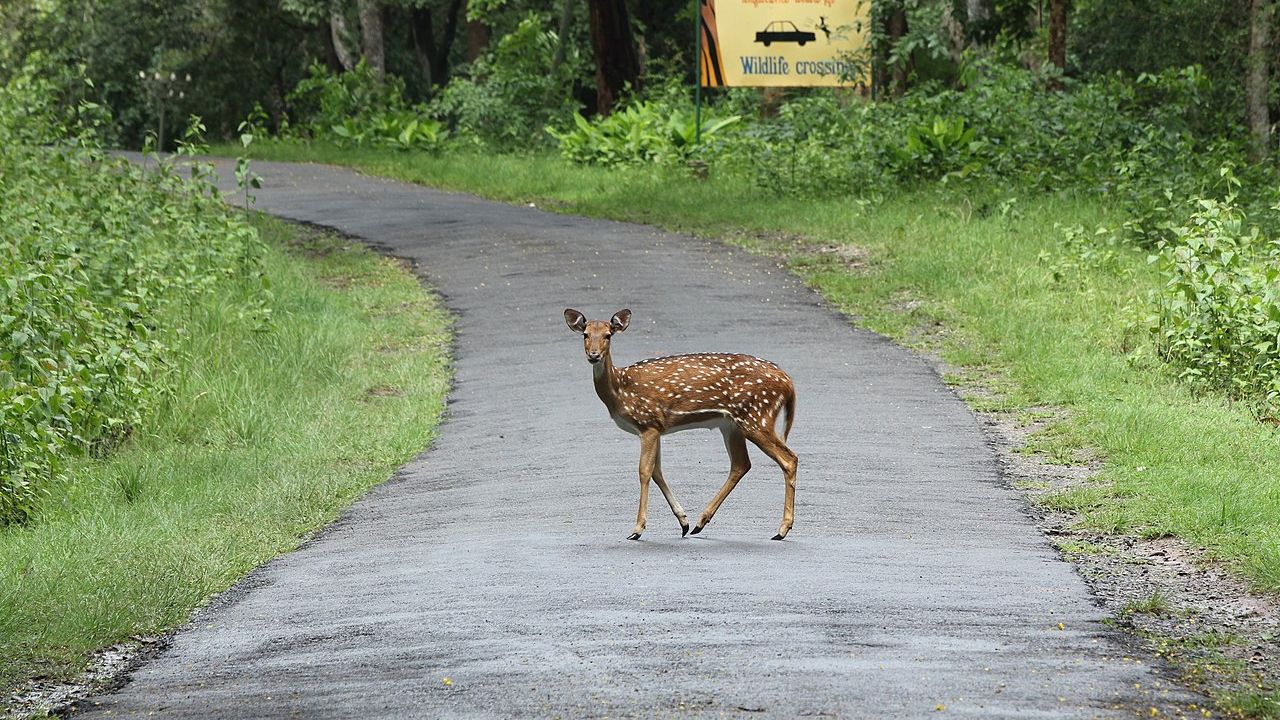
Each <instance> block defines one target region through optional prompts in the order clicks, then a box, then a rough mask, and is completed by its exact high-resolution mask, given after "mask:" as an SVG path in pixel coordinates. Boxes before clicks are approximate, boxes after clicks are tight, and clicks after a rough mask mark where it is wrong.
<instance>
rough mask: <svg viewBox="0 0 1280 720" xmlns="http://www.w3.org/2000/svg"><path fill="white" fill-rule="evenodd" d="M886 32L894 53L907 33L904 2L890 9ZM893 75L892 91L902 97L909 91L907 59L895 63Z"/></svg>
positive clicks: (890, 49) (895, 95)
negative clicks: (894, 49)
mask: <svg viewBox="0 0 1280 720" xmlns="http://www.w3.org/2000/svg"><path fill="white" fill-rule="evenodd" d="M885 24H886V26H885V32H886V34H887V35H888V36H889V52H890V54H892V52H893V48H894V47H895V46H896V45H897V44H898V41H899V40H901V39H902V38H903V37H905V36H906V34H907V9H906V8H905V7H903V5H902V3H900V2H899V3H895V4H894V7H893V9H892V10H890V11H889V17H888V18H887V19H886V20H885ZM890 72H891V74H892V76H893V86H892V88H891V92H892V93H893V96H894V97H902V95H903V93H905V92H906V91H907V60H906V59H905V58H903V59H902V61H901V62H897V63H894V65H893V67H892V68H891V70H890Z"/></svg>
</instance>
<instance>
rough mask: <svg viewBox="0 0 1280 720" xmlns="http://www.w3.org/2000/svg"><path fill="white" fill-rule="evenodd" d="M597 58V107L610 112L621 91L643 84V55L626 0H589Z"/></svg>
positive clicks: (602, 113) (592, 44)
mask: <svg viewBox="0 0 1280 720" xmlns="http://www.w3.org/2000/svg"><path fill="white" fill-rule="evenodd" d="M587 11H588V14H589V15H590V21H591V48H592V50H593V52H594V54H595V59H596V110H597V111H598V112H599V113H600V114H601V115H608V114H609V113H610V112H612V111H613V106H614V105H615V104H617V102H618V97H619V96H620V95H621V93H622V91H623V90H624V89H625V88H626V87H627V86H628V85H630V86H631V88H632V89H639V87H640V55H639V54H638V53H637V52H636V40H635V36H634V35H633V34H632V33H631V17H630V15H628V14H627V2H626V0H587Z"/></svg>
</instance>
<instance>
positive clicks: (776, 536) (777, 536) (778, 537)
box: [769, 533, 786, 540]
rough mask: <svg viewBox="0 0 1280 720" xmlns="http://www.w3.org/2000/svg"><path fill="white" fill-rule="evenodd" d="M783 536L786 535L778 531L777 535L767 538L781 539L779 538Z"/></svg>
mask: <svg viewBox="0 0 1280 720" xmlns="http://www.w3.org/2000/svg"><path fill="white" fill-rule="evenodd" d="M784 537H786V536H785V535H783V534H782V533H778V534H777V535H774V536H773V537H771V538H769V539H770V540H781V539H783V538H784Z"/></svg>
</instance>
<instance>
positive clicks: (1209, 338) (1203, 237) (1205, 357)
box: [1148, 196, 1280, 419]
mask: <svg viewBox="0 0 1280 720" xmlns="http://www.w3.org/2000/svg"><path fill="white" fill-rule="evenodd" d="M1233 199H1234V198H1233V196H1228V198H1227V200H1225V201H1219V200H1214V199H1198V200H1197V201H1196V210H1195V211H1194V212H1192V213H1191V216H1190V218H1189V219H1188V221H1187V222H1186V224H1184V225H1181V226H1179V227H1177V228H1175V229H1174V230H1173V232H1172V238H1171V239H1170V240H1162V241H1161V242H1160V246H1159V252H1158V253H1157V254H1156V255H1154V256H1153V257H1152V261H1153V262H1156V263H1158V264H1159V266H1160V268H1161V270H1162V271H1163V272H1164V274H1165V278H1166V280H1165V284H1164V286H1163V287H1162V288H1160V289H1159V290H1157V291H1155V292H1154V293H1153V294H1152V296H1151V300H1152V303H1153V306H1154V312H1153V313H1152V315H1151V316H1150V318H1149V319H1148V322H1149V327H1150V330H1151V333H1152V338H1153V340H1154V343H1155V348H1156V352H1157V354H1158V355H1159V356H1160V358H1161V359H1163V360H1165V361H1166V362H1169V363H1171V364H1173V365H1174V366H1175V367H1177V368H1178V369H1179V370H1178V374H1179V376H1180V377H1181V378H1182V379H1184V380H1187V381H1189V382H1190V383H1192V384H1193V385H1195V386H1196V387H1200V388H1204V389H1209V390H1215V391H1219V392H1223V393H1225V394H1226V395H1227V396H1229V397H1232V398H1236V399H1240V400H1244V401H1246V402H1249V403H1250V404H1251V405H1253V406H1254V407H1255V409H1256V412H1257V413H1258V414H1259V415H1260V416H1262V417H1269V418H1272V419H1275V418H1280V241H1276V240H1266V239H1264V238H1263V237H1262V236H1261V234H1260V233H1259V231H1258V229H1257V227H1253V228H1251V229H1248V230H1246V229H1245V225H1244V215H1243V214H1242V213H1241V212H1240V210H1239V209H1238V208H1237V207H1235V206H1234V205H1233V204H1232V201H1233Z"/></svg>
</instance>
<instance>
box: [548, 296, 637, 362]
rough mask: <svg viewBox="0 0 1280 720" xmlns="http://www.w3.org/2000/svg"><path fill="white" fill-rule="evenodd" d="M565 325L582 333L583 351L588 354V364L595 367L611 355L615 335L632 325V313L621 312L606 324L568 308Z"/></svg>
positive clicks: (565, 314)
mask: <svg viewBox="0 0 1280 720" xmlns="http://www.w3.org/2000/svg"><path fill="white" fill-rule="evenodd" d="M564 324H565V325H568V326H569V329H570V330H572V331H574V332H576V333H582V349H583V350H585V351H586V353H587V362H589V363H591V364H592V365H595V364H596V363H598V362H600V360H601V359H603V358H604V357H605V356H606V355H608V354H609V338H611V337H613V334H614V333H620V332H622V331H623V330H626V329H627V326H628V325H630V324H631V311H630V310H619V311H618V312H616V313H614V314H613V317H612V318H609V320H608V322H606V321H604V320H588V319H587V316H586V315H583V314H582V313H580V312H578V311H577V310H574V309H572V308H567V309H566V310H565V311H564Z"/></svg>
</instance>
